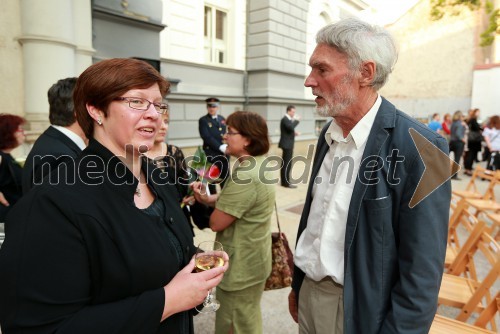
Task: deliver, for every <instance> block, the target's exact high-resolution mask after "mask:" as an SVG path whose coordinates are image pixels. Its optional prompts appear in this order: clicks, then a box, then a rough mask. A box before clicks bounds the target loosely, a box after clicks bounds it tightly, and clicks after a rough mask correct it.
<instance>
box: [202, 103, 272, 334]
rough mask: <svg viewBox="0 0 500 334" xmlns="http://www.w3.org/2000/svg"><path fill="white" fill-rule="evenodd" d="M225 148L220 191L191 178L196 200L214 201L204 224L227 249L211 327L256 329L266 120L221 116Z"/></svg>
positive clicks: (264, 225) (268, 188)
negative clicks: (228, 161) (226, 168)
mask: <svg viewBox="0 0 500 334" xmlns="http://www.w3.org/2000/svg"><path fill="white" fill-rule="evenodd" d="M226 124H227V126H228V127H227V129H228V130H227V132H226V134H225V140H226V143H227V150H226V152H227V153H228V154H230V155H231V156H233V157H234V158H236V162H235V163H234V167H233V169H232V173H231V175H230V177H229V178H228V181H227V182H226V184H225V186H224V188H223V189H222V191H221V192H220V194H215V195H207V194H206V191H205V187H204V185H202V184H201V183H199V182H198V183H195V184H193V189H194V193H195V197H196V200H198V201H199V202H202V203H204V204H207V205H211V206H213V207H215V210H214V212H213V213H212V215H211V216H210V228H211V229H212V230H213V231H215V232H217V236H216V240H217V241H219V242H220V243H222V245H223V246H224V250H225V251H226V252H227V253H228V254H229V259H230V263H231V265H230V267H229V270H228V271H227V272H226V274H225V276H224V279H223V280H222V282H221V283H220V285H219V286H218V287H217V299H218V300H219V302H220V304H221V306H220V309H219V310H218V311H217V314H216V320H215V333H217V334H219V333H256V334H257V333H262V316H261V310H260V300H261V298H262V293H263V291H264V285H265V282H266V279H267V277H268V276H269V274H270V272H271V260H272V257H271V232H270V224H271V215H272V212H273V207H274V201H275V189H274V183H272V180H271V175H269V174H268V173H269V168H266V162H267V160H266V159H265V156H264V155H265V154H266V153H267V152H268V151H269V146H270V143H269V136H268V130H267V124H266V121H265V120H264V119H263V118H262V116H260V115H259V114H257V113H253V112H247V111H237V112H235V113H233V114H231V115H229V117H228V118H227V120H226Z"/></svg>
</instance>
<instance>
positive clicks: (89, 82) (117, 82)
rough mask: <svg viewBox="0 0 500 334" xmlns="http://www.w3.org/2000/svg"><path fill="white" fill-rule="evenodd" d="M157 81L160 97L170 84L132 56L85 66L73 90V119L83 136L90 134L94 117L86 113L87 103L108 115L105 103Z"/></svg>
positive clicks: (146, 64)
mask: <svg viewBox="0 0 500 334" xmlns="http://www.w3.org/2000/svg"><path fill="white" fill-rule="evenodd" d="M155 83H156V84H158V86H159V88H160V93H161V95H162V96H163V97H165V95H167V93H168V91H169V88H170V83H169V82H168V81H167V80H166V79H165V78H164V77H162V76H161V74H160V73H159V72H158V71H157V70H156V69H155V68H154V67H153V66H151V65H149V64H148V63H146V62H145V61H142V60H138V59H132V58H112V59H106V60H102V61H100V62H97V63H95V64H93V65H91V66H90V67H88V68H87V69H86V70H85V71H84V72H83V73H82V74H80V76H79V77H78V80H77V81H76V86H75V90H74V92H73V102H74V104H75V113H76V119H77V120H78V123H79V124H80V126H81V128H82V129H83V131H84V132H85V135H86V136H87V138H93V137H94V135H93V134H94V133H93V132H94V120H93V119H92V118H91V117H90V115H89V113H88V112H87V107H86V105H87V104H90V105H92V106H94V107H96V108H98V109H100V110H101V111H102V112H103V113H104V117H106V116H107V114H108V106H109V104H110V103H111V102H112V101H113V100H114V99H115V98H117V97H120V96H121V95H122V94H123V93H125V92H127V91H129V90H131V89H145V88H148V87H150V86H152V85H154V84H155Z"/></svg>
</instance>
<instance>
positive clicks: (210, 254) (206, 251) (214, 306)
mask: <svg viewBox="0 0 500 334" xmlns="http://www.w3.org/2000/svg"><path fill="white" fill-rule="evenodd" d="M223 251H224V249H223V248H222V244H221V243H220V242H218V241H203V242H201V243H200V244H199V245H198V248H197V249H196V255H195V256H194V261H195V266H196V271H197V272H201V271H205V270H209V269H212V268H215V267H221V266H223V265H224V258H223ZM219 307H220V303H219V301H218V300H217V299H215V296H214V295H213V294H212V289H210V290H209V291H208V295H207V297H205V300H204V301H203V308H202V309H198V307H196V308H195V309H196V311H198V312H200V313H210V312H215V311H217V310H218V309H219Z"/></svg>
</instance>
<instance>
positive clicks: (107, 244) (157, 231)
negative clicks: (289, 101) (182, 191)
mask: <svg viewBox="0 0 500 334" xmlns="http://www.w3.org/2000/svg"><path fill="white" fill-rule="evenodd" d="M154 170H155V168H154V166H149V165H148V164H147V163H146V162H145V163H144V164H143V171H144V172H145V173H146V175H147V177H148V182H149V185H150V187H151V188H152V189H153V190H154V192H155V193H156V194H157V197H158V198H159V199H160V200H161V202H162V203H163V206H164V213H161V215H163V217H159V216H156V215H150V214H147V213H145V212H143V210H140V209H138V208H137V207H136V206H135V204H134V192H135V189H136V188H137V182H138V181H137V179H136V178H135V177H134V176H133V175H132V173H131V172H130V170H129V169H128V168H126V167H125V165H124V164H123V163H122V162H121V161H120V160H119V159H118V158H117V157H116V156H114V155H113V154H112V153H111V152H110V151H109V150H107V149H106V148H105V147H104V146H102V145H101V144H100V143H98V142H97V141H95V140H91V141H90V144H89V146H88V147H87V149H85V150H84V151H83V152H82V156H81V157H80V158H79V159H78V160H76V161H75V165H72V164H70V165H69V166H66V165H61V166H60V167H59V168H58V169H57V171H55V172H54V173H59V180H60V182H58V183H57V184H50V183H49V182H48V180H50V179H52V181H53V180H54V179H55V178H54V174H52V175H51V178H46V179H45V180H44V184H43V185H41V186H39V187H37V188H35V189H33V190H32V191H30V192H29V193H28V194H27V195H25V196H24V197H23V198H22V199H21V200H20V201H19V202H18V203H17V205H16V207H14V208H13V209H12V211H11V214H10V215H9V219H7V222H6V240H5V242H4V244H3V246H2V248H1V250H0V323H1V324H2V330H3V331H4V333H6V334H9V333H55V332H57V333H92V334H97V333H120V334H121V333H179V332H183V328H184V326H185V325H186V323H187V327H188V328H187V332H188V333H192V332H193V324H192V317H191V315H190V313H189V312H182V313H178V314H175V315H172V316H171V317H169V318H167V319H166V320H165V321H163V322H160V320H161V315H162V313H163V307H164V302H165V300H164V299H165V294H164V289H163V287H164V286H165V285H166V284H167V283H168V282H170V280H172V278H173V277H174V276H175V275H176V274H177V273H178V271H179V268H182V267H184V266H185V265H186V264H187V263H188V262H189V260H190V258H191V257H192V255H193V254H194V252H195V250H196V248H195V246H194V245H193V238H192V233H191V231H190V228H189V224H188V223H187V221H186V219H185V217H184V215H183V213H182V211H181V210H180V207H179V203H178V201H177V194H176V189H175V187H173V186H168V185H164V184H163V183H162V182H164V180H162V179H160V178H157V177H156V174H155V173H154ZM172 235H173V236H175V239H176V240H177V242H178V245H179V247H173V246H172V243H171V242H170V241H171V239H170V238H171V236H172ZM179 250H180V253H179ZM179 260H180V263H179ZM167 298H168V297H167ZM172 302H175V301H172ZM185 319H188V320H187V322H186V320H185Z"/></svg>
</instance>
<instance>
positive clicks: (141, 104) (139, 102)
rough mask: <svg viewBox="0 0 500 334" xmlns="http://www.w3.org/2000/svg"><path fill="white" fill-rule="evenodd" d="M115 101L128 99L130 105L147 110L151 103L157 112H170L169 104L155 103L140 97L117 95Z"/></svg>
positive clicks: (133, 107)
mask: <svg viewBox="0 0 500 334" xmlns="http://www.w3.org/2000/svg"><path fill="white" fill-rule="evenodd" d="M115 101H126V102H127V103H128V106H129V107H130V108H132V109H135V110H142V111H146V110H148V109H149V106H150V105H153V106H154V107H155V110H156V112H157V113H159V114H166V113H167V112H168V104H165V103H155V102H151V101H148V100H146V99H143V98H140V97H117V98H115Z"/></svg>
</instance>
